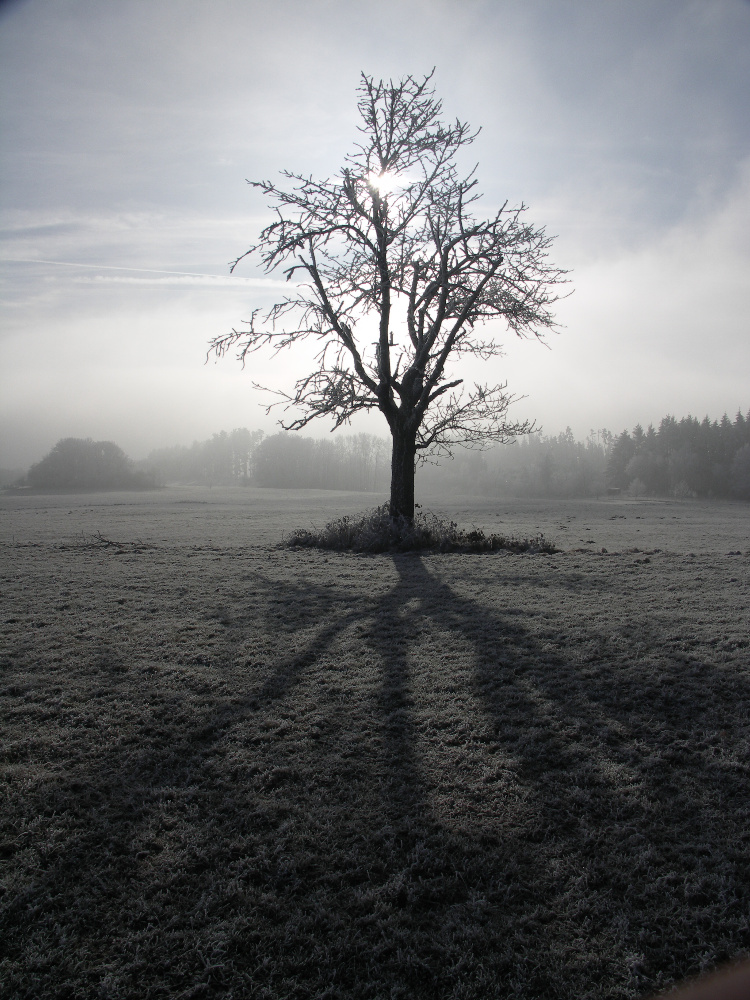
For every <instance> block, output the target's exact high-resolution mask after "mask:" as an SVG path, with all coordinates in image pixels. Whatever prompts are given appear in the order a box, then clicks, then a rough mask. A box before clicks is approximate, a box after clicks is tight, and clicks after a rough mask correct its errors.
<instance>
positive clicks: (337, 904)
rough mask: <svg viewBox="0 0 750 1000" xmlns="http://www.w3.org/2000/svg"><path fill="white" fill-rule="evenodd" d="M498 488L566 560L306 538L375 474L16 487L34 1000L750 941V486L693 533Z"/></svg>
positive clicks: (404, 984) (1, 929)
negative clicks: (293, 533) (375, 549)
mask: <svg viewBox="0 0 750 1000" xmlns="http://www.w3.org/2000/svg"><path fill="white" fill-rule="evenodd" d="M326 503H327V504H328V509H327V511H326ZM484 503H485V502H484V501H482V502H478V503H476V505H475V507H474V508H472V507H471V504H470V503H469V502H468V501H467V502H466V503H464V502H463V501H462V502H461V503H457V504H456V505H454V508H453V509H450V508H449V513H450V514H451V516H454V517H456V519H457V520H459V521H460V523H462V524H463V525H465V526H467V527H471V526H472V525H478V526H479V527H482V528H484V529H487V528H489V529H490V530H498V525H496V524H495V522H496V521H498V520H499V521H503V525H502V527H501V528H500V530H502V531H504V532H510V533H515V534H517V535H528V534H531V533H532V532H533V531H534V530H539V531H542V532H544V534H545V536H547V537H551V538H555V539H556V540H557V542H558V544H562V546H563V547H564V548H565V551H563V552H559V553H557V554H554V555H541V554H539V555H529V554H511V553H508V552H499V553H491V554H482V555H466V554H444V555H441V554H436V555H409V554H396V555H370V556H367V555H355V554H352V553H339V552H322V551H318V550H312V549H304V550H293V549H280V548H278V547H277V542H278V540H279V538H280V536H281V534H282V533H283V531H284V530H289V528H290V527H293V526H294V525H295V524H301V525H303V526H304V525H305V523H306V522H310V523H313V522H317V523H322V522H323V521H325V520H330V518H331V516H332V515H343V514H346V513H348V512H353V511H355V510H357V509H359V510H362V509H364V508H365V507H367V506H372V502H371V500H370V498H366V499H365V498H363V497H362V496H360V497H356V496H353V497H352V496H346V495H343V494H342V495H337V496H334V497H333V498H330V497H329V498H326V497H325V495H322V494H314V495H313V494H311V495H309V496H307V497H305V498H303V499H300V498H299V497H293V496H289V495H286V496H285V495H283V494H281V493H275V492H274V493H271V492H265V491H240V490H237V491H234V492H232V491H225V492H224V493H220V492H219V491H211V492H209V491H205V492H203V493H199V492H198V491H192V492H191V491H184V492H182V493H179V492H176V491H169V492H164V493H162V494H160V495H159V496H158V497H154V496H153V495H146V494H144V495H143V497H142V498H140V499H139V498H138V497H128V498H125V497H124V495H117V496H114V497H110V498H109V499H108V500H107V499H106V498H102V497H101V496H99V497H97V498H81V497H78V498H72V497H67V498H65V497H63V498H59V497H58V498H49V497H45V498H30V497H24V498H18V499H16V498H8V499H4V500H2V501H0V504H1V506H0V560H1V563H0V587H1V588H2V595H3V602H2V618H1V619H0V705H1V712H2V727H3V734H2V735H3V738H2V745H1V747H0V761H1V764H0V768H1V770H0V782H1V783H2V784H1V787H2V796H3V798H2V802H3V805H2V814H1V820H0V824H1V825H0V865H1V866H2V887H1V893H2V894H1V895H0V983H2V994H3V996H4V997H8V998H32V997H33V998H52V997H55V998H58V997H60V998H61V997H107V998H118V1000H119V998H133V1000H135V998H138V1000H140V998H142V997H144V996H148V997H170V998H172V997H174V998H177V997H181V998H187V997H212V996H217V997H218V996H221V997H243V998H245V997H252V998H269V1000H270V998H281V997H289V998H311V997H316V998H321V1000H322V998H331V1000H333V998H345V997H346V998H348V997H358V998H359V997H361V998H380V997H392V998H398V997H425V998H426V997H430V998H434V997H440V998H456V1000H458V998H475V997H476V998H478V997H482V998H485V997H489V998H494V997H498V998H499V997H503V998H505V997H514V998H515V997H518V998H529V1000H531V998H534V1000H537V998H539V1000H541V998H545V1000H546V998H550V1000H551V998H555V1000H562V998H571V1000H573V998H575V1000H584V998H601V1000H605V998H606V1000H610V998H623V1000H624V998H628V1000H631V998H637V997H642V996H644V995H646V994H648V993H650V992H652V991H654V990H656V989H659V988H664V987H666V986H668V985H670V984H672V983H674V982H676V981H678V980H681V979H683V978H684V977H687V976H690V975H693V974H696V973H698V972H700V971H703V970H706V969H709V968H712V967H714V966H715V965H717V964H719V963H721V962H722V961H724V960H727V959H730V958H734V957H737V956H739V955H742V954H747V953H749V952H750V910H749V909H748V899H750V796H748V787H749V783H750V759H749V758H748V746H749V745H750V719H749V716H748V704H749V696H750V538H749V537H748V528H749V527H750V525H749V524H748V509H747V507H745V508H741V507H739V505H728V506H726V507H722V506H719V505H717V506H716V508H715V510H714V511H713V516H714V518H715V520H714V522H713V523H712V522H711V520H710V517H709V514H710V511H708V509H707V508H706V506H705V505H703V506H700V507H699V506H697V505H696V506H695V507H694V508H690V506H689V505H683V506H677V505H675V507H674V510H673V511H671V512H670V516H672V513H673V512H674V511H676V514H675V516H679V517H680V519H681V520H680V521H679V524H678V525H677V526H676V527H675V530H674V531H673V533H672V535H669V533H666V539H667V542H668V541H669V540H670V538H671V539H673V540H674V541H675V544H673V545H671V546H670V545H668V544H664V541H663V539H661V544H655V541H658V538H657V537H656V536H659V535H660V533H661V535H664V530H663V528H662V522H661V521H659V520H658V518H659V517H660V516H661V515H662V514H664V508H661V509H660V513H659V512H656V513H655V512H654V511H655V508H653V509H651V510H649V508H648V506H647V505H645V504H644V505H640V506H638V505H634V506H633V508H632V510H631V509H630V508H629V507H628V506H627V505H625V504H608V503H607V502H602V503H601V504H600V505H599V506H598V507H597V506H596V505H594V504H591V505H588V506H587V505H570V504H568V505H564V504H563V505H560V504H556V505H551V504H550V505H548V506H544V505H537V506H536V507H535V506H534V505H526V506H524V505H522V504H518V505H515V506H514V505H513V504H512V503H511V504H508V503H506V502H504V501H500V502H499V503H498V504H496V508H495V509H494V510H493V509H492V508H491V507H489V506H487V507H484V506H483V504H484ZM118 504H121V505H122V506H118ZM462 511H465V512H467V516H463V514H462ZM691 511H692V513H691ZM623 512H624V519H623V518H620V517H619V515H620V514H623ZM636 512H637V516H638V518H639V519H641V520H642V527H643V528H644V529H646V530H645V531H642V532H641V531H640V530H639V531H637V532H636V528H638V527H639V522H636V520H635V518H636ZM644 512H645V513H644ZM614 513H616V514H618V517H617V518H615V519H614V520H610V517H611V516H612V514H614ZM514 517H515V520H514ZM290 519H291V520H290ZM574 522H575V525H574V527H575V532H574V533H575V534H576V537H575V538H573V537H572V536H571V537H570V541H568V537H567V536H570V533H571V531H572V530H573V529H572V528H571V527H570V526H571V525H573V524H574ZM555 523H556V524H557V526H558V530H557V531H555V530H554V529H555ZM566 523H567V524H568V529H567V533H566V532H565V531H564V530H563V529H562V528H561V527H560V526H561V525H564V524H566ZM691 526H692V533H691ZM587 528H588V529H590V530H589V531H588V532H587V531H586V529H587ZM578 529H580V530H578ZM590 533H593V534H594V535H595V538H594V542H595V544H594V545H587V544H586V535H587V534H590ZM636 534H637V535H639V536H641V537H635V536H636ZM563 536H566V537H563ZM641 538H642V539H643V540H644V541H643V542H642V541H641ZM581 539H583V541H581ZM107 542H109V543H112V544H106V543H107ZM115 543H116V544H115ZM602 549H607V550H608V551H605V552H602V551H601V550H602Z"/></svg>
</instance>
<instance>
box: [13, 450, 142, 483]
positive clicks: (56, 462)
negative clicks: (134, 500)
mask: <svg viewBox="0 0 750 1000" xmlns="http://www.w3.org/2000/svg"><path fill="white" fill-rule="evenodd" d="M25 482H26V484H27V485H28V486H31V487H32V488H34V489H45V490H65V489H71V490H109V489H143V488H146V487H149V486H153V485H154V482H153V478H152V477H151V476H149V474H148V473H147V472H143V471H139V470H136V468H135V467H134V464H133V462H132V461H131V460H130V459H129V458H128V457H127V455H126V454H125V452H124V451H123V450H122V448H119V447H118V446H117V445H116V444H114V442H112V441H92V440H91V438H63V439H62V440H60V441H58V442H57V444H56V445H55V446H54V448H53V449H52V451H50V453H49V454H48V455H46V456H45V457H44V458H43V459H42V460H41V462H37V463H36V465H32V466H31V468H30V469H29V471H28V472H27V473H26V477H25Z"/></svg>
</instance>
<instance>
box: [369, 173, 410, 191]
mask: <svg viewBox="0 0 750 1000" xmlns="http://www.w3.org/2000/svg"><path fill="white" fill-rule="evenodd" d="M367 183H368V184H369V186H370V187H371V188H375V190H376V191H377V192H378V194H381V195H388V194H390V193H391V192H392V191H395V190H396V188H399V187H405V186H406V185H407V184H408V180H407V179H406V178H405V177H399V176H398V175H397V174H392V173H391V172H390V171H388V170H384V171H383V172H382V173H380V174H378V173H376V172H375V171H374V170H371V171H370V173H369V174H368V175H367Z"/></svg>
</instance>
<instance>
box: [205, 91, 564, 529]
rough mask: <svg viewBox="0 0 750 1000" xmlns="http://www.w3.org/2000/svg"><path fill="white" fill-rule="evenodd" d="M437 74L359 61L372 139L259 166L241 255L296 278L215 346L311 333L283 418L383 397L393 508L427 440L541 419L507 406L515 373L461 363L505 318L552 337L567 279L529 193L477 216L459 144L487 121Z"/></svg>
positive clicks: (473, 436)
mask: <svg viewBox="0 0 750 1000" xmlns="http://www.w3.org/2000/svg"><path fill="white" fill-rule="evenodd" d="M431 79H432V74H429V75H428V76H426V77H425V78H424V79H422V80H417V79H416V78H414V77H412V76H407V77H405V78H404V79H402V80H401V81H399V82H396V83H394V82H393V81H388V82H385V81H383V80H381V81H379V82H376V81H375V80H374V79H373V78H372V77H369V76H367V75H365V74H362V78H361V83H360V86H359V105H358V107H359V113H360V117H361V124H360V127H359V131H360V141H359V142H358V143H357V144H355V146H354V149H353V152H351V153H350V154H349V155H348V156H346V157H345V160H344V165H343V167H342V169H341V171H340V173H339V175H337V176H336V177H333V178H329V179H324V180H317V179H314V178H313V177H311V176H307V175H304V174H300V173H292V172H290V171H283V172H282V177H283V184H276V183H274V182H272V181H253V182H250V183H252V184H253V185H254V186H255V187H256V188H258V189H260V190H261V191H262V192H263V193H264V194H265V195H266V196H267V197H268V199H269V202H270V205H271V206H272V207H273V209H274V212H275V218H274V221H273V222H271V223H270V224H269V225H268V226H267V227H266V228H265V229H264V230H263V231H262V232H261V234H260V237H259V239H258V241H257V242H256V243H255V244H254V245H252V246H251V247H250V248H249V249H248V250H247V251H246V252H245V253H243V254H242V255H241V256H240V257H238V258H237V260H236V261H235V262H234V264H233V265H232V269H234V268H235V267H236V266H237V264H238V263H239V262H240V261H241V260H242V259H243V258H245V257H247V256H248V255H251V256H253V257H255V258H256V259H257V260H259V261H260V263H261V264H262V265H263V267H264V268H265V271H266V272H267V273H274V272H279V271H281V272H282V273H283V274H284V275H285V276H286V279H287V281H288V282H289V283H290V291H289V293H288V294H287V295H286V296H284V297H283V298H282V299H281V300H280V301H279V302H277V303H275V304H274V305H273V306H272V308H271V309H270V310H268V311H267V312H266V313H265V314H263V315H261V313H260V311H259V310H255V311H254V312H253V313H252V316H251V319H250V320H249V322H248V323H246V324H245V325H244V327H243V328H242V329H240V330H232V331H231V333H229V334H225V335H222V336H218V337H216V338H214V339H213V341H212V342H211V346H210V351H209V353H211V351H213V352H214V353H215V354H216V355H217V356H222V355H223V354H224V353H225V352H226V351H228V350H229V349H230V348H232V347H235V346H236V347H237V348H238V357H239V359H240V360H241V361H242V362H243V364H244V363H245V362H246V361H247V358H248V355H250V354H251V353H253V352H254V351H256V350H258V349H260V348H262V347H270V348H271V349H272V350H274V351H282V350H284V349H286V348H291V347H294V346H295V345H297V344H298V343H300V342H301V341H305V340H307V339H309V338H313V339H314V340H315V341H316V342H317V344H318V345H319V351H318V354H317V357H316V362H315V367H314V369H313V370H312V371H311V372H310V373H309V374H307V375H305V376H304V377H302V378H301V379H299V380H298V381H297V382H296V384H295V386H294V388H293V390H292V391H290V392H285V391H282V392H279V393H278V395H279V397H280V398H279V402H281V403H282V404H283V405H284V406H285V407H286V408H287V409H288V410H290V411H291V417H290V418H289V419H288V420H287V421H286V422H285V421H284V420H282V421H281V423H282V426H284V427H285V428H287V429H299V428H302V427H305V426H306V425H307V424H308V423H309V422H310V421H311V420H313V419H315V418H317V417H321V416H327V417H330V418H331V419H332V421H333V426H334V428H335V427H339V426H341V425H342V424H345V423H347V422H348V421H349V420H351V418H352V417H353V416H354V415H355V414H357V413H360V412H363V411H369V410H375V409H378V410H380V411H381V412H382V413H383V415H384V417H385V419H386V421H387V423H388V427H389V429H390V432H391V436H392V441H393V453H392V459H391V513H392V515H394V516H395V515H403V516H406V517H407V518H411V517H412V516H413V512H414V465H415V459H416V457H417V456H419V455H425V454H427V453H441V452H442V453H445V452H450V451H451V449H452V448H453V447H454V446H455V445H465V446H469V447H481V446H483V445H485V444H486V443H491V442H505V441H507V440H509V439H512V438H514V437H516V436H517V435H519V434H524V433H527V432H528V431H529V430H531V429H532V425H531V423H530V422H528V421H517V422H513V421H511V420H509V419H508V407H509V405H510V404H511V402H512V401H513V398H514V397H513V396H512V395H511V394H509V393H508V391H507V382H504V381H500V382H487V383H483V384H479V383H475V384H473V385H472V386H467V385H466V384H465V381H464V379H463V378H462V377H461V376H460V375H459V374H458V373H457V372H456V371H455V363H456V362H459V361H461V360H462V359H465V358H467V357H474V358H479V359H481V360H483V361H489V360H490V359H493V358H497V357H500V356H501V355H502V353H503V351H502V343H501V340H500V337H501V335H502V334H503V333H504V332H505V331H506V330H510V331H511V332H512V333H513V334H515V335H517V336H519V337H535V338H541V337H542V335H543V334H544V332H545V331H547V330H550V329H552V328H553V327H554V326H555V322H554V318H553V315H552V311H551V307H552V305H553V304H554V303H555V302H556V301H557V300H558V298H559V295H558V285H559V284H560V283H561V282H562V281H564V280H565V279H564V275H565V272H563V271H562V270H560V269H559V268H557V267H555V266H553V265H552V264H551V263H550V262H549V260H548V250H549V248H550V245H551V242H552V240H551V238H550V237H549V236H548V235H547V234H546V232H545V230H544V229H543V228H535V227H534V226H532V225H531V224H529V223H528V222H527V221H526V218H525V213H526V207H525V206H524V205H523V204H521V205H519V206H517V207H510V206H509V205H508V203H507V202H506V203H505V204H503V205H502V206H500V207H499V208H498V209H497V211H496V212H494V214H493V215H492V216H491V217H490V218H489V219H487V220H482V219H479V218H477V217H475V215H474V207H475V205H476V202H477V201H478V200H479V197H480V195H479V193H478V191H477V179H476V177H475V169H474V170H470V171H469V172H468V173H464V174H461V173H460V172H459V166H458V154H459V153H460V152H461V150H462V149H463V148H464V147H466V146H469V145H470V144H471V143H472V142H473V141H474V139H475V138H476V135H477V132H475V131H472V130H471V128H470V127H469V125H468V124H467V123H465V122H461V121H458V120H456V121H455V122H453V123H446V122H444V120H443V117H442V105H441V102H440V101H439V100H438V99H437V98H436V97H435V94H434V90H433V88H432V86H431ZM496 321H500V322H496Z"/></svg>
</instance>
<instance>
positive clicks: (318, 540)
mask: <svg viewBox="0 0 750 1000" xmlns="http://www.w3.org/2000/svg"><path fill="white" fill-rule="evenodd" d="M415 507H416V508H417V513H416V514H415V516H414V518H413V519H411V520H410V519H409V518H406V517H403V516H398V517H393V516H391V513H390V505H389V504H382V505H381V506H380V507H376V508H375V509H374V510H371V511H368V512H367V513H366V514H363V515H361V516H359V517H356V516H351V515H345V516H344V517H340V518H336V519H335V520H333V521H329V522H328V524H326V526H325V527H324V528H320V529H316V528H312V529H306V528H299V529H297V530H296V531H293V532H292V533H291V535H289V537H288V538H286V539H285V541H284V545H286V546H289V547H294V546H302V547H308V548H318V549H339V550H343V549H352V550H353V551H355V552H417V551H433V552H500V551H505V552H528V553H530V554H536V553H540V552H542V553H553V552H557V551H558V549H557V548H556V547H555V545H554V544H553V543H552V542H550V541H548V540H547V539H546V538H545V537H544V535H542V534H539V535H536V536H535V537H533V538H513V537H511V536H507V535H498V534H495V533H494V532H491V533H489V534H486V533H485V532H484V531H483V530H482V529H480V528H472V529H471V530H469V531H466V530H463V529H460V528H459V527H458V524H457V523H456V522H455V521H450V520H447V519H446V518H444V517H439V516H438V515H437V514H433V513H431V512H429V511H424V510H422V508H421V506H420V505H419V504H415Z"/></svg>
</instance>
